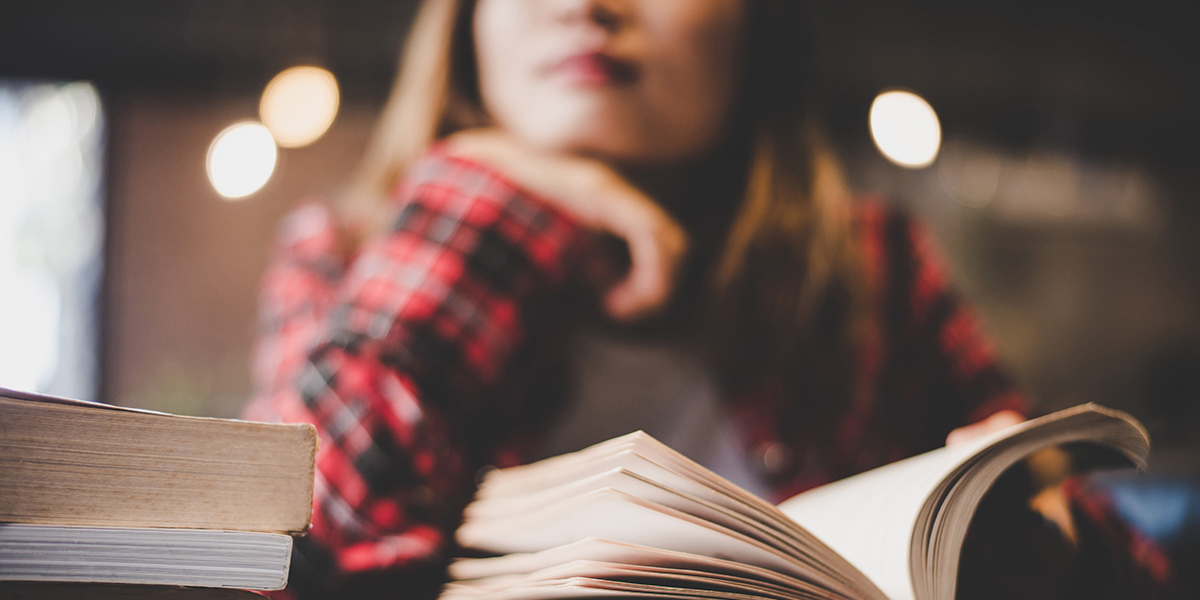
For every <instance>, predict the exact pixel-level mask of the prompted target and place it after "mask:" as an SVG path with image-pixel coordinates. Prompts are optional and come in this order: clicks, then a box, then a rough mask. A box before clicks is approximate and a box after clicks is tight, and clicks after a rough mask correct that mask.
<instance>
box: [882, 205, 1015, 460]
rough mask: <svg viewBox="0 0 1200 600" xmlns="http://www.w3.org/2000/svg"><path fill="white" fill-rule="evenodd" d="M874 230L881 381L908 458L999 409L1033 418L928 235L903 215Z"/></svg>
mask: <svg viewBox="0 0 1200 600" xmlns="http://www.w3.org/2000/svg"><path fill="white" fill-rule="evenodd" d="M876 223H877V225H875V227H877V229H875V231H878V234H877V235H878V236H879V238H880V239H881V240H882V243H880V244H878V246H879V252H880V256H881V262H882V264H883V265H884V266H885V268H884V269H883V271H882V274H881V275H880V276H879V277H880V278H881V279H882V280H883V282H884V283H883V285H882V290H883V296H882V298H881V301H882V306H883V308H882V312H883V323H884V330H885V331H886V332H887V338H888V340H889V341H888V346H889V349H888V355H889V359H888V362H887V368H886V371H885V373H884V376H883V378H882V380H881V382H882V384H883V387H884V388H886V389H885V391H884V393H885V397H886V398H889V400H888V401H887V403H886V404H885V407H886V410H887V412H888V414H889V415H892V416H893V417H894V419H893V420H894V423H893V425H894V427H895V428H896V429H897V430H898V431H903V432H904V433H903V434H902V435H903V436H905V439H906V441H905V443H906V444H909V445H911V448H910V449H909V452H912V451H924V450H928V449H932V448H937V447H939V446H941V445H942V444H943V443H944V442H945V439H946V435H947V434H949V432H950V431H951V430H953V429H954V428H956V427H961V426H963V425H967V424H970V423H973V422H975V421H978V420H980V419H983V418H985V417H987V416H989V415H991V414H992V413H995V412H998V411H1000V410H1004V409H1012V410H1016V411H1018V412H1020V413H1021V414H1028V407H1027V404H1026V400H1025V398H1024V396H1023V395H1022V394H1021V393H1020V392H1018V391H1017V390H1016V387H1015V386H1014V385H1013V383H1012V381H1011V380H1010V379H1009V378H1008V377H1007V375H1006V374H1005V373H1004V372H1003V370H1002V369H1001V368H1000V366H999V364H998V360H997V357H996V355H995V352H994V351H993V349H992V345H991V343H990V342H989V340H988V338H987V336H986V335H985V333H984V331H983V328H982V326H981V324H980V322H979V319H978V317H977V316H976V314H975V312H974V311H973V310H971V308H970V307H969V306H968V305H967V304H966V303H965V302H964V301H963V300H962V298H961V297H960V296H959V295H958V293H957V292H956V291H955V290H954V288H953V287H952V286H951V284H950V280H949V277H948V275H947V270H946V268H945V266H944V264H943V262H942V259H941V255H940V253H939V252H938V251H937V247H936V244H935V243H934V241H933V238H932V237H931V235H930V234H929V233H928V232H927V231H926V230H925V229H924V228H923V227H921V226H920V225H919V224H917V223H916V222H915V221H914V220H913V219H911V218H909V217H908V216H907V215H905V214H903V213H901V212H896V211H883V213H882V214H881V217H880V218H879V219H877V220H876ZM907 453H908V452H904V453H902V454H904V455H906V454H907Z"/></svg>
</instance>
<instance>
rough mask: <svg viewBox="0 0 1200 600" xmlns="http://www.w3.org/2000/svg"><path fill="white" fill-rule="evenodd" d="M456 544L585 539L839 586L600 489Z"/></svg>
mask: <svg viewBox="0 0 1200 600" xmlns="http://www.w3.org/2000/svg"><path fill="white" fill-rule="evenodd" d="M457 535H458V541H459V543H460V544H461V545H462V546H464V547H467V548H478V549H482V550H486V551H489V552H497V553H512V552H537V551H541V550H546V549H549V548H554V547H557V546H563V545H566V544H569V543H571V542H575V541H578V540H581V539H583V538H587V537H594V536H602V537H604V538H607V539H611V540H615V541H619V542H627V543H630V544H638V545H643V546H651V547H655V548H662V549H665V550H673V551H677V552H703V553H704V554H706V555H709V556H713V557H716V558H720V559H726V560H732V561H737V562H743V563H747V564H751V565H756V566H760V567H763V568H767V569H774V570H777V571H780V572H783V573H786V574H789V575H791V576H793V577H797V578H800V579H806V580H810V581H816V582H818V583H820V584H821V585H824V586H827V587H830V588H832V589H841V590H844V589H845V585H844V584H840V583H838V582H837V581H835V580H832V579H831V578H830V577H829V576H827V575H824V574H822V573H819V572H814V571H813V570H812V569H810V568H806V567H804V566H803V565H801V564H799V563H798V562H797V561H796V560H794V559H792V558H790V557H788V556H787V555H785V554H783V553H781V552H779V551H778V550H775V549H772V548H770V547H768V546H766V545H764V544H762V543H761V542H757V541H755V540H753V539H750V538H748V537H746V536H744V535H742V534H739V533H737V532H734V531H732V530H729V529H727V528H723V527H720V526H718V525H715V524H713V523H709V522H707V521H704V520H702V519H698V518H696V517H693V516H691V515H688V514H685V513H683V512H680V511H677V510H674V509H670V508H667V507H664V506H661V505H658V504H655V503H652V502H649V501H646V500H643V499H641V498H637V497H634V496H630V495H629V494H625V493H623V492H620V491H617V490H612V489H602V490H596V491H595V492H592V493H589V494H586V495H584V496H580V497H578V498H575V499H573V500H571V501H569V502H564V503H561V504H558V505H556V506H554V507H550V508H547V509H546V510H543V511H540V512H539V513H536V514H531V515H527V517H526V518H513V519H507V520H504V521H502V522H496V521H485V522H482V523H470V522H468V523H464V524H463V526H462V527H461V528H459V530H458V534H457Z"/></svg>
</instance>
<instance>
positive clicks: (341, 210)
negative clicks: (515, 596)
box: [248, 0, 1027, 597]
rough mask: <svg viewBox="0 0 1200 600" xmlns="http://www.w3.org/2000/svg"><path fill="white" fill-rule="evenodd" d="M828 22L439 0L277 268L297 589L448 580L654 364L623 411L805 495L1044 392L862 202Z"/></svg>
mask: <svg viewBox="0 0 1200 600" xmlns="http://www.w3.org/2000/svg"><path fill="white" fill-rule="evenodd" d="M804 23H805V21H804V14H803V10H802V3H799V2H795V1H794V0H476V1H470V0H429V1H427V2H426V3H425V5H424V7H423V9H422V11H421V13H420V15H419V17H418V19H417V22H416V25H415V26H414V30H413V32H412V34H411V37H410V41H409V43H408V46H407V48H406V50H405V53H404V55H403V61H402V66H401V69H400V78H399V79H398V81H397V84H396V86H395V89H394V90H393V93H392V96H391V99H390V101H389V103H388V105H387V107H386V108H385V110H384V113H383V115H382V118H381V119H380V121H379V123H378V125H377V128H376V130H375V132H374V139H373V140H372V142H371V144H370V146H369V148H368V151H367V153H366V156H365V158H364V160H363V163H362V168H361V170H360V172H359V173H358V174H357V178H356V180H355V182H354V185H353V186H352V187H351V189H350V191H349V193H347V194H346V197H345V198H343V199H342V201H341V202H340V203H339V204H338V209H337V210H336V211H334V210H330V209H328V208H326V207H324V206H323V205H321V204H316V203H314V204H309V205H306V206H305V207H303V208H301V209H299V210H297V211H296V212H294V213H293V214H292V215H291V216H289V217H288V219H287V221H286V222H285V223H284V227H283V231H282V234H281V238H280V243H279V247H278V251H279V255H278V257H277V260H276V262H275V264H274V265H273V266H272V268H271V270H270V271H269V272H268V274H267V278H266V282H265V286H264V292H263V304H262V312H263V325H264V336H263V339H262V341H261V343H260V345H259V348H258V354H257V358H256V366H255V369H256V381H257V384H258V386H259V390H260V392H259V395H258V397H257V398H256V400H255V401H254V403H253V404H252V406H251V408H250V409H249V411H248V415H249V416H251V417H253V418H257V419H267V420H283V421H306V422H311V423H314V424H316V425H317V427H318V428H319V430H320V432H321V449H320V452H319V454H318V459H317V485H316V492H315V493H316V498H315V499H314V514H313V528H312V531H311V533H310V534H309V535H308V536H307V537H306V538H303V539H301V540H298V543H297V547H296V551H295V557H296V558H295V561H294V563H295V564H294V566H293V570H292V576H291V585H290V587H289V590H291V591H292V592H293V593H295V594H297V595H314V596H319V595H331V594H333V595H338V596H350V595H352V594H360V595H389V596H402V597H410V596H411V597H420V596H431V595H434V594H436V592H437V589H438V587H439V586H440V584H441V582H442V580H443V578H444V566H445V561H446V560H447V558H448V556H449V554H450V553H451V552H452V546H453V541H452V540H453V531H454V528H455V527H456V526H457V524H458V521H459V519H460V515H461V511H462V508H463V506H464V505H465V503H466V502H467V501H468V500H469V499H470V497H471V494H472V492H473V491H474V486H475V474H476V471H477V470H478V469H480V468H482V467H484V466H487V465H498V466H506V465H511V464H516V463H519V462H522V461H526V460H529V459H531V458H534V457H537V456H541V455H543V454H545V453H546V452H551V451H555V450H561V449H564V448H567V447H569V446H570V444H572V443H575V444H578V445H581V444H583V443H584V442H586V441H596V440H585V439H583V438H582V437H581V436H584V435H589V434H588V433H586V431H585V430H584V429H575V428H574V427H575V425H572V423H575V424H579V423H580V422H582V423H584V424H590V425H596V424H597V423H596V422H595V419H593V418H590V417H585V418H579V417H578V415H579V414H584V415H589V414H591V415H595V414H603V413H605V412H606V411H605V410H600V411H599V412H597V411H596V410H595V407H596V406H597V404H600V405H603V404H604V403H606V402H615V401H616V400H617V399H618V398H619V397H624V396H628V395H630V394H631V390H632V391H634V392H638V391H640V392H645V394H644V395H645V397H644V398H639V399H637V400H636V401H633V402H630V403H628V405H622V406H620V407H618V408H617V409H616V410H613V409H612V408H611V407H610V408H609V409H608V410H607V413H609V414H611V413H620V416H621V418H619V419H617V420H616V421H615V422H612V423H609V424H608V425H607V426H608V427H610V428H619V427H622V426H625V425H627V424H634V425H637V426H643V428H646V429H648V430H651V432H652V433H656V434H660V435H662V436H663V437H666V438H668V439H667V440H666V441H668V443H672V445H676V446H681V445H682V446H684V447H682V448H680V449H682V450H683V451H684V452H685V453H688V454H690V455H693V456H695V455H696V453H701V454H704V453H707V454H708V455H707V456H706V457H703V458H702V460H703V461H704V462H706V463H707V464H709V465H710V466H712V467H713V468H715V469H717V470H718V471H720V472H721V473H722V474H723V475H726V476H727V477H729V478H731V479H733V480H735V481H737V482H739V483H741V484H742V485H744V486H746V487H748V488H750V489H752V490H755V491H758V492H759V493H762V494H763V495H765V496H768V497H770V498H774V499H776V500H781V499H783V498H786V497H788V496H790V495H793V494H795V493H798V492H800V491H803V490H805V489H808V488H811V487H814V486H816V485H820V484H822V483H825V482H828V481H832V480H835V479H838V478H842V477H845V476H848V475H851V474H854V473H857V472H860V471H863V470H866V469H868V468H871V467H875V466H879V465H881V464H885V463H887V462H891V461H893V460H897V459H900V458H904V457H906V456H910V455H912V454H914V453H917V452H921V451H924V450H928V449H932V448H935V447H937V446H940V445H942V444H943V443H944V442H945V441H946V439H947V436H948V435H953V436H955V437H958V438H962V437H969V436H971V435H976V434H978V433H980V432H982V431H986V430H989V429H992V428H995V427H1000V426H1004V425H1008V424H1012V423H1015V422H1018V421H1020V420H1021V419H1022V418H1023V416H1024V414H1025V412H1026V410H1027V409H1026V405H1025V402H1024V401H1023V399H1022V397H1021V396H1020V395H1019V394H1018V393H1016V392H1015V390H1014V389H1013V388H1012V387H1011V385H1010V384H1009V382H1008V380H1007V379H1006V378H1004V377H1003V376H1002V374H1001V373H1000V371H999V369H997V367H996V365H995V361H994V357H993V354H992V352H991V350H990V347H989V345H988V344H987V342H986V341H985V339H984V338H983V336H982V335H981V333H980V330H979V327H978V325H977V323H976V320H975V319H974V317H973V316H972V314H971V313H970V312H969V311H968V310H967V309H966V308H965V307H964V306H963V305H962V303H961V302H960V301H959V299H958V298H957V297H956V296H955V295H954V294H953V293H952V292H951V291H950V288H949V286H948V284H947V280H946V277H945V273H944V270H943V268H942V267H941V265H940V263H939V262H938V260H937V259H936V257H935V256H934V252H933V249H932V247H931V243H930V241H929V238H928V237H927V236H926V235H925V234H924V233H923V232H922V230H921V229H919V228H918V227H916V226H915V225H914V224H913V223H912V222H911V221H910V220H909V219H907V218H906V217H905V216H903V215H901V214H898V213H894V212H889V211H888V210H885V209H884V208H882V207H881V205H879V204H875V203H871V202H861V201H860V202H852V200H851V198H850V195H849V193H848V192H847V190H846V189H845V186H844V185H843V183H842V180H841V178H840V175H839V171H838V167H837V164H836V161H835V160H834V159H833V158H832V156H831V154H830V151H829V149H828V147H827V146H826V144H825V142H824V140H823V137H822V134H821V131H820V128H819V114H818V111H817V110H816V106H815V104H814V101H813V97H812V91H813V90H812V89H811V79H812V77H811V75H812V67H811V65H810V59H811V56H810V54H811V52H810V51H809V48H808V46H807V44H808V43H809V39H808V37H807V36H805V35H803V34H802V30H803V27H802V26H803V25H804ZM640 392H639V393H640ZM635 395H636V394H635ZM589 406H590V407H591V408H589ZM589 410H591V411H592V412H591V413H589V412H588V411H589ZM704 410H708V411H709V413H710V417H709V418H707V419H701V418H692V417H693V416H694V415H696V414H699V413H701V412H703V411H704ZM564 412H566V413H567V414H566V415H565V416H564V415H563V413H564ZM571 414H575V415H576V417H574V418H573V417H572V416H571ZM714 415H715V416H714ZM664 419H666V421H672V422H670V423H667V424H665V425H664V424H663V423H662V421H663V420H664ZM647 420H650V421H653V422H652V423H649V425H650V426H645V425H642V424H643V423H645V422H646V421H647ZM601 425H603V424H601ZM655 427H659V428H660V429H661V432H659V431H655ZM594 429H595V428H594V427H593V430H594ZM614 433H624V431H621V430H617V431H615V432H614ZM688 440H692V441H693V442H694V441H695V440H717V441H718V442H720V441H722V440H724V441H727V442H728V443H717V444H695V443H693V444H692V445H694V446H695V448H694V450H695V451H694V452H693V451H692V450H693V448H688V447H687V446H688V445H689V442H688ZM677 442H679V443H677ZM556 444H557V446H556ZM714 447H715V449H714Z"/></svg>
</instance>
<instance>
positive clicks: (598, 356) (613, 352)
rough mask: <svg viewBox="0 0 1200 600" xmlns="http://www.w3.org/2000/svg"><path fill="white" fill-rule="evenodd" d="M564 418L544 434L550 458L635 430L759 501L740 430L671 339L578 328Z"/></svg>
mask: <svg viewBox="0 0 1200 600" xmlns="http://www.w3.org/2000/svg"><path fill="white" fill-rule="evenodd" d="M570 353H571V356H570V360H571V366H572V377H571V380H570V382H569V388H568V396H569V397H568V399H567V400H568V403H567V407H566V408H565V410H564V414H563V415H562V416H561V417H560V418H559V420H558V421H557V422H556V423H555V425H554V427H553V428H552V429H551V431H550V433H549V435H548V436H547V437H546V441H545V444H544V447H543V449H542V454H543V455H544V456H553V455H555V454H561V453H564V452H571V451H574V450H579V449H581V448H584V447H587V446H590V445H592V444H594V443H597V442H601V441H604V440H606V439H609V438H612V437H616V436H619V435H623V434H626V433H629V432H630V431H634V430H637V429H641V430H643V431H645V432H646V433H649V434H650V435H652V436H654V437H655V438H657V439H658V440H660V441H662V442H663V443H665V444H667V445H668V446H670V447H672V448H674V449H675V450H678V451H679V452H681V453H683V454H684V455H685V456H687V457H689V458H691V459H692V460H694V461H696V462H698V463H700V464H702V465H704V466H705V467H707V468H709V469H711V470H713V471H715V472H716V473H717V474H719V475H721V476H722V477H725V478H726V479H728V480H730V481H732V482H733V483H735V484H737V485H739V486H741V487H742V488H744V489H746V490H747V491H749V492H751V493H753V494H756V495H758V496H760V497H766V492H767V490H768V488H767V485H766V484H765V482H764V481H763V480H762V478H761V476H760V475H759V473H758V472H757V471H756V470H755V469H753V468H752V467H751V463H750V461H749V459H748V457H747V454H746V449H745V444H744V443H743V442H742V438H741V432H740V431H739V430H738V428H737V427H736V425H735V423H734V422H733V420H732V419H729V418H726V415H724V411H723V408H722V406H721V402H720V398H719V390H718V386H717V384H716V381H715V380H714V379H713V377H712V375H711V374H710V373H709V372H708V370H707V369H706V368H705V367H704V364H703V362H702V361H701V360H700V358H699V357H698V356H696V354H695V352H693V351H691V350H689V349H688V348H687V347H686V346H685V345H684V344H682V343H680V342H677V341H670V340H644V339H636V340H634V339H629V338H626V337H622V336H619V335H617V334H614V333H611V332H607V331H603V330H601V329H599V328H596V327H584V328H581V330H580V331H579V332H578V333H577V335H575V336H574V338H573V340H572V343H571V345H570Z"/></svg>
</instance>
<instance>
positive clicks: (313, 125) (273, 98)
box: [258, 67, 340, 148]
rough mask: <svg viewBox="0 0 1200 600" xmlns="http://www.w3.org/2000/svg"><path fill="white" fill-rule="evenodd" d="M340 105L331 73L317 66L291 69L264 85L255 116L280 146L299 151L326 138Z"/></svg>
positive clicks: (335, 80)
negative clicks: (300, 148)
mask: <svg viewBox="0 0 1200 600" xmlns="http://www.w3.org/2000/svg"><path fill="white" fill-rule="evenodd" d="M339 102H340V99H339V95H338V84H337V79H335V78H334V76H333V73H330V72H329V71H326V70H325V69H322V68H320V67H292V68H290V69H286V70H284V71H282V72H281V73H279V74H278V75H276V76H275V78H274V79H272V80H271V82H270V83H268V84H267V87H266V89H265V90H263V95H262V100H261V101H260V102H259V105H258V113H259V116H261V117H262V121H263V123H264V124H265V125H266V126H267V127H268V128H269V129H270V130H271V134H272V135H274V136H275V141H276V142H277V143H278V144H279V145H280V146H283V147H284V148H299V147H302V146H307V145H309V144H311V143H313V142H315V141H317V140H318V139H320V138H321V136H322V135H325V132H326V131H327V130H328V129H329V126H330V125H332V124H333V119H334V118H335V117H336V116H337V111H338V104H339Z"/></svg>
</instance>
